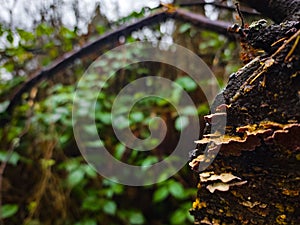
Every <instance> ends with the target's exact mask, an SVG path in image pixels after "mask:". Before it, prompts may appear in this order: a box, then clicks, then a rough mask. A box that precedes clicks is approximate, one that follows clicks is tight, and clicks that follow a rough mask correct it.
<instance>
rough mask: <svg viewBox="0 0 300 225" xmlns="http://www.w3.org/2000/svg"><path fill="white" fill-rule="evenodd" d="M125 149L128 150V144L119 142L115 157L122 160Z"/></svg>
mask: <svg viewBox="0 0 300 225" xmlns="http://www.w3.org/2000/svg"><path fill="white" fill-rule="evenodd" d="M125 150H126V146H125V145H123V144H122V143H118V144H117V146H116V150H115V157H116V158H117V159H118V160H121V158H122V156H123V154H124V152H125Z"/></svg>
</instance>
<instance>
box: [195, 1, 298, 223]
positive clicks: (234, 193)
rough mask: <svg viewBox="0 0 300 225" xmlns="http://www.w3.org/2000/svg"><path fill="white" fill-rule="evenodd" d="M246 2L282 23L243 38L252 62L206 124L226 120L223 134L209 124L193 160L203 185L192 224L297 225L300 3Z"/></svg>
mask: <svg viewBox="0 0 300 225" xmlns="http://www.w3.org/2000/svg"><path fill="white" fill-rule="evenodd" d="M245 2H247V3H248V4H249V5H250V6H253V7H255V8H256V9H257V10H258V11H260V12H262V13H263V14H265V15H267V16H269V17H270V18H272V19H273V20H274V21H275V22H276V23H280V22H282V23H281V24H272V25H269V26H267V27H260V26H258V27H252V28H249V29H248V30H246V31H245V33H244V35H245V37H243V45H247V46H246V47H245V46H244V47H245V48H246V52H245V53H244V54H246V56H248V57H250V58H253V57H254V58H253V59H252V61H250V62H249V63H248V64H247V65H245V66H244V67H243V68H241V69H240V70H239V71H237V72H236V73H234V74H232V75H231V76H230V79H229V82H228V85H227V87H226V88H225V89H224V91H223V92H222V93H221V94H220V95H219V96H218V97H217V98H216V100H215V102H214V105H213V107H212V112H211V113H212V114H211V115H209V116H207V117H206V118H207V119H208V122H210V123H212V122H211V120H212V118H214V119H215V121H218V120H217V119H216V118H221V117H224V114H225V113H226V114H227V124H226V127H225V134H224V135H221V134H220V133H221V132H220V131H221V130H213V131H212V130H211V127H212V124H210V125H209V126H208V127H207V131H206V134H205V135H204V136H203V138H202V139H201V140H199V141H197V143H198V146H197V149H196V150H195V151H193V152H192V153H191V156H192V160H191V162H190V166H191V167H192V169H193V170H195V171H197V172H198V175H199V180H200V181H199V185H198V194H197V199H196V200H195V202H194V203H193V208H192V210H191V214H192V215H193V216H194V218H195V224H299V221H300V173H299V171H300V128H299V127H300V124H299V120H300V76H299V74H300V63H299V62H300V22H299V9H300V6H299V1H279V0H277V1H262V0H260V1H256V0H253V1H251V0H249V1H245ZM271 2H272V4H270V3H271ZM292 6H293V7H292ZM278 7H279V8H278ZM288 7H289V8H288ZM291 7H292V8H291ZM287 9H289V10H287ZM269 10H271V11H269ZM274 10H275V12H277V13H274ZM289 12H290V13H294V14H289ZM247 51H251V52H247ZM247 54H248V55H247ZM221 100H224V101H225V104H224V102H222V101H221ZM220 127H221V128H222V126H220ZM211 132H213V134H211ZM219 148H220V149H219ZM219 150H220V151H219ZM218 151H219V152H218ZM208 161H213V162H212V164H211V165H210V166H209V167H208V168H206V169H205V171H203V169H204V168H205V167H204V166H203V165H204V164H205V162H208Z"/></svg>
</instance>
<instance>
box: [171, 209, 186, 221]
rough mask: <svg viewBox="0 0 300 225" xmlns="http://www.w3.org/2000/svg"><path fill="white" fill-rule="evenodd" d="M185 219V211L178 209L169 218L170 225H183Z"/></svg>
mask: <svg viewBox="0 0 300 225" xmlns="http://www.w3.org/2000/svg"><path fill="white" fill-rule="evenodd" d="M185 219H186V212H185V210H182V209H178V210H176V211H175V212H174V213H173V214H172V216H171V220H170V221H171V224H183V223H184V221H185Z"/></svg>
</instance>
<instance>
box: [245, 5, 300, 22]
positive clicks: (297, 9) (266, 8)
mask: <svg viewBox="0 0 300 225" xmlns="http://www.w3.org/2000/svg"><path fill="white" fill-rule="evenodd" d="M239 1H240V2H243V3H246V4H248V5H249V6H251V7H252V8H254V9H256V10H257V11H259V12H261V13H262V14H263V15H265V16H267V17H269V18H270V19H272V20H273V21H274V22H276V23H280V22H282V21H284V20H299V18H300V1H299V0H239Z"/></svg>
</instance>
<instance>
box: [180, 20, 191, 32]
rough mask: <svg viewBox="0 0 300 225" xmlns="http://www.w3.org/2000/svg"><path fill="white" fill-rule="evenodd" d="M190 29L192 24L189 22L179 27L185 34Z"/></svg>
mask: <svg viewBox="0 0 300 225" xmlns="http://www.w3.org/2000/svg"><path fill="white" fill-rule="evenodd" d="M189 29H191V24H189V23H185V24H182V25H181V26H180V28H179V33H181V34H183V33H185V32H187V31H188V30H189Z"/></svg>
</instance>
